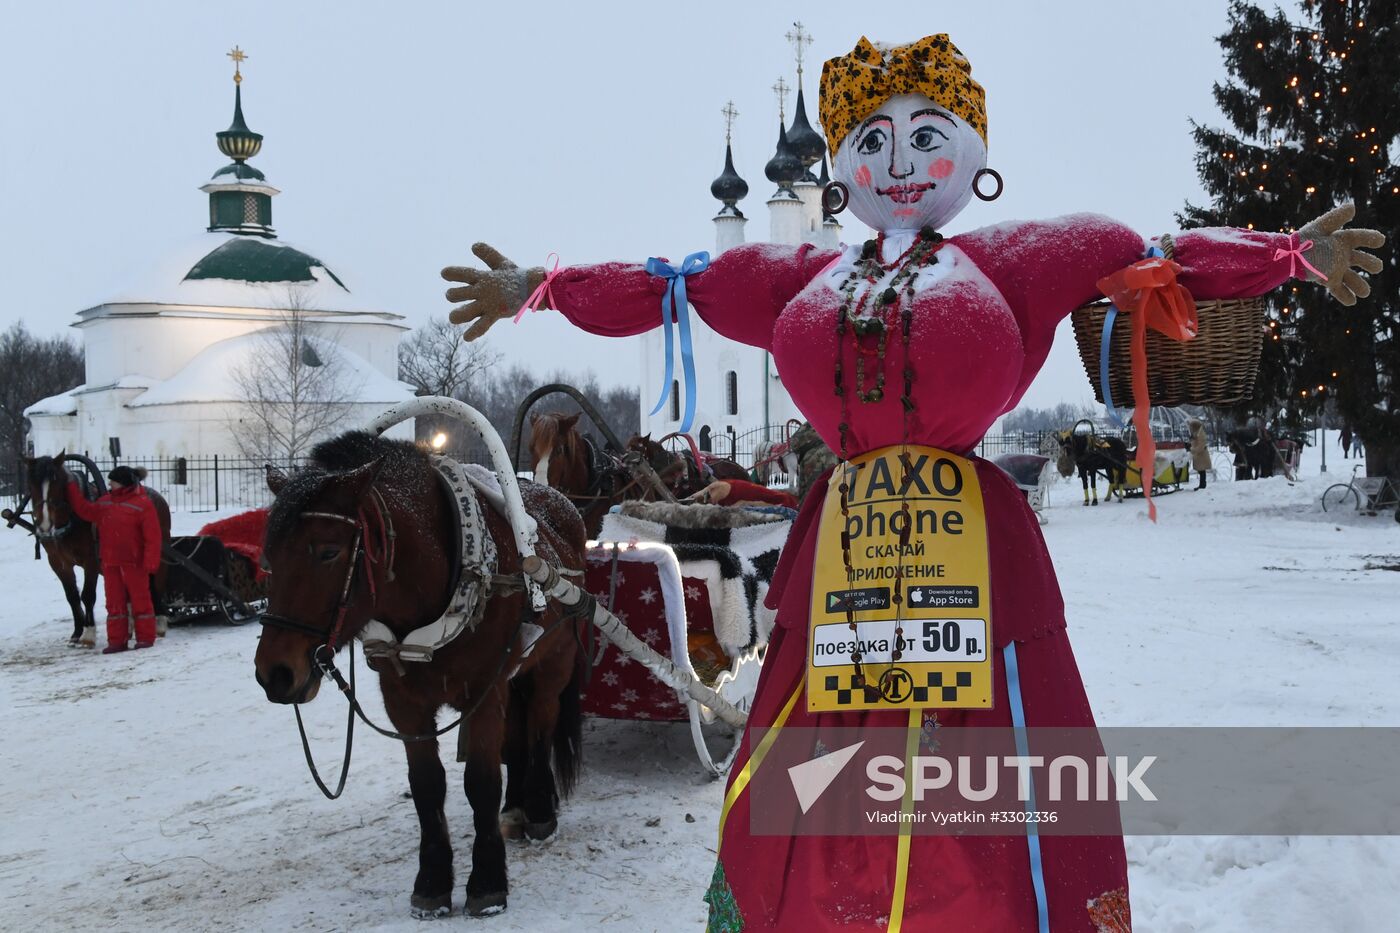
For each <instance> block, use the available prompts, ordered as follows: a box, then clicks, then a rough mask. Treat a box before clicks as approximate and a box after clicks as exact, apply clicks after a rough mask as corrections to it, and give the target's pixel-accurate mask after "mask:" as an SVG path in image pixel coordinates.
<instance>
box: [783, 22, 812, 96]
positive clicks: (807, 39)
mask: <svg viewBox="0 0 1400 933" xmlns="http://www.w3.org/2000/svg"><path fill="white" fill-rule="evenodd" d="M784 38H786V39H787V40H788V42H790V43H792V48H793V51H794V53H796V55H797V80H798V83H799V84H800V83H801V81H802V60H803V59H804V58H805V57H806V54H807V46H809V45H811V44H812V34H811V33H809V32H807V29H806V27H804V26H803V25H802V20H798V21H797V22H795V23H793V24H792V30H791V31H790V32H788V33H786V34H785V36H784Z"/></svg>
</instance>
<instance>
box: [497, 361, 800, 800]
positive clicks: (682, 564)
mask: <svg viewBox="0 0 1400 933" xmlns="http://www.w3.org/2000/svg"><path fill="white" fill-rule="evenodd" d="M556 393H558V394H563V395H566V396H568V397H570V398H571V399H573V401H574V402H576V403H577V405H578V407H579V408H580V409H581V410H582V412H583V413H584V414H586V415H587V416H588V417H589V418H590V419H591V420H592V422H593V424H594V425H595V426H596V427H597V429H598V431H599V432H600V433H601V434H602V435H603V438H602V439H601V440H600V439H598V438H596V437H593V436H591V435H589V434H586V433H584V432H583V431H581V430H580V429H579V414H578V413H565V412H557V411H556V412H548V413H543V414H538V415H535V416H531V417H530V418H529V424H530V435H529V438H528V446H527V447H526V449H525V451H524V452H522V448H521V443H522V440H523V439H524V438H523V432H524V427H525V424H526V418H527V415H529V412H530V409H531V407H532V406H534V404H535V403H536V402H537V401H539V400H540V399H542V398H544V397H545V396H547V395H551V394H556ZM668 445H670V446H669V447H668ZM676 448H678V449H676ZM510 452H511V454H512V455H513V456H514V457H515V458H516V459H515V462H514V467H515V471H516V473H517V475H519V476H522V477H529V478H532V479H534V480H535V481H537V482H540V483H543V484H546V485H549V486H551V487H553V488H555V489H557V490H559V491H560V492H562V493H563V494H564V495H565V496H567V497H568V498H569V500H570V501H571V502H573V503H574V505H575V507H576V508H577V509H578V510H579V513H580V515H581V516H582V517H583V519H584V523H585V526H586V528H587V530H588V534H589V538H590V541H589V547H588V550H587V553H586V559H587V564H586V570H585V576H584V588H585V589H586V590H587V591H588V592H589V593H590V594H592V596H593V597H594V598H595V599H597V600H598V602H599V603H600V605H602V606H605V607H606V608H608V609H609V610H611V612H613V613H614V614H615V615H616V616H617V617H618V618H619V619H620V620H622V621H623V622H624V623H625V624H626V626H627V627H628V628H629V629H630V630H631V631H632V632H633V633H634V634H635V635H636V636H637V637H638V638H640V639H642V640H643V641H644V642H645V643H646V644H648V645H650V646H652V647H654V648H656V649H657V650H659V651H661V652H663V653H664V654H665V655H666V656H667V657H668V658H669V660H670V661H671V663H673V664H674V665H675V666H676V667H677V668H679V669H681V670H683V671H686V672H687V673H689V674H691V675H692V676H694V677H696V678H697V679H698V680H699V681H700V682H702V683H704V684H706V685H707V686H709V687H710V688H712V689H713V690H715V692H716V693H717V694H719V695H720V696H721V697H723V698H725V699H726V700H728V701H729V702H731V703H733V704H734V706H735V707H736V708H738V709H740V710H746V709H747V708H748V705H749V703H750V701H751V700H752V697H753V692H754V689H755V688H756V686H757V683H758V670H759V665H760V664H761V663H762V654H763V648H764V646H765V645H766V643H767V638H768V633H769V631H770V629H771V626H772V612H771V610H768V609H766V608H764V606H763V597H764V596H765V595H766V593H767V587H768V580H769V579H770V577H771V574H772V570H773V568H774V567H775V566H776V564H777V558H778V553H779V551H780V550H781V548H782V545H783V543H784V541H786V538H787V532H788V530H789V527H790V524H791V520H792V518H793V517H794V516H795V512H794V511H793V510H792V507H793V506H795V505H796V504H797V500H796V498H795V497H792V496H791V495H789V494H787V493H786V492H783V491H772V490H769V489H768V486H767V484H766V483H758V482H754V481H753V479H754V478H753V476H752V474H750V472H749V471H747V470H745V469H744V468H743V467H742V466H740V465H739V464H738V463H736V462H735V461H734V460H732V459H730V458H725V457H717V456H715V455H713V454H712V453H708V452H705V451H701V450H700V449H699V447H698V446H697V445H696V444H695V442H694V440H693V439H692V438H690V437H689V436H688V435H683V434H674V435H669V436H667V437H664V438H661V439H660V440H653V439H652V438H650V437H648V436H642V435H637V436H633V437H631V438H629V439H628V440H627V441H625V442H624V441H622V440H621V439H620V438H619V437H618V436H617V435H616V434H615V433H614V432H613V430H612V428H611V427H610V426H609V425H608V424H607V423H606V422H605V421H604V420H603V419H602V417H601V416H600V415H599V414H598V412H597V409H596V408H595V407H594V406H593V405H592V403H591V402H590V401H589V400H588V399H587V398H586V397H585V396H583V395H582V394H581V393H580V392H578V390H577V389H575V388H573V387H572V386H567V385H562V384H554V385H547V386H543V387H541V388H540V389H537V390H536V391H534V392H532V393H531V394H530V395H529V396H527V397H526V398H525V399H524V400H523V401H522V402H521V404H520V406H519V408H518V409H517V411H516V417H515V422H514V428H513V431H512V436H511V444H510ZM794 466H796V464H795V463H794ZM795 478H796V476H795V473H794V479H795ZM728 503H735V504H728ZM587 663H588V666H589V670H588V675H587V681H586V686H585V688H584V691H583V693H584V696H583V703H584V707H583V708H584V712H585V713H587V714H589V715H592V716H598V717H604V718H612V719H638V720H653V721H655V720H659V721H670V722H688V723H689V725H690V729H691V735H692V738H693V740H694V743H695V750H696V754H697V756H698V757H699V759H700V762H701V764H702V765H703V766H704V767H705V768H706V770H708V771H710V772H711V773H712V774H715V775H716V776H718V775H721V774H723V773H724V772H725V770H726V769H727V768H728V766H729V763H730V762H731V761H732V760H733V756H734V754H735V752H736V751H737V748H738V737H739V735H738V733H737V732H735V733H732V734H730V735H729V736H727V737H723V738H720V739H718V741H719V742H720V751H719V752H715V751H712V746H714V744H715V743H716V741H717V738H716V735H715V732H716V731H722V727H721V728H720V729H718V730H717V729H715V728H712V727H714V725H715V715H714V713H713V711H712V710H711V709H709V708H708V707H706V706H705V705H704V704H702V703H699V702H697V701H696V700H694V699H693V698H690V697H688V696H686V695H685V694H684V693H682V692H679V691H677V690H675V689H673V688H672V687H669V686H667V685H666V684H663V683H660V682H658V681H657V680H656V679H655V678H654V677H652V676H650V674H649V673H648V671H647V670H646V668H645V667H643V666H642V665H638V664H635V663H633V659H632V658H630V657H629V656H628V655H627V654H626V653H624V652H621V651H618V650H614V649H613V648H610V647H609V646H608V645H607V644H606V643H603V644H599V645H596V646H592V645H591V646H589V650H588V652H587Z"/></svg>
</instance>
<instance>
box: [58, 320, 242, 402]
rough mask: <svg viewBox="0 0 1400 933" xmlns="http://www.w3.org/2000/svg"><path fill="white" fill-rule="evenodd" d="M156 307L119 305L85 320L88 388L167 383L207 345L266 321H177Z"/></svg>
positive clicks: (238, 334)
mask: <svg viewBox="0 0 1400 933" xmlns="http://www.w3.org/2000/svg"><path fill="white" fill-rule="evenodd" d="M162 310H168V309H159V308H157V307H156V306H129V307H127V306H124V307H123V309H122V312H121V313H117V314H111V315H104V316H101V317H95V318H89V319H88V320H86V321H83V322H81V323H79V324H78V325H77V327H78V328H79V329H80V330H81V331H82V332H83V346H84V353H85V356H86V370H87V384H88V385H90V386H94V387H98V386H108V385H113V384H115V383H117V382H118V381H119V380H120V379H122V377H124V376H129V375H141V376H148V377H150V378H152V379H168V378H170V377H171V376H173V375H175V373H177V372H179V371H180V369H181V368H182V367H183V366H184V365H185V364H186V363H188V362H189V361H190V360H191V359H193V358H194V356H195V355H196V354H197V353H199V352H200V351H201V350H203V349H204V348H205V347H207V346H209V345H210V344H213V343H217V342H219V341H220V340H226V339H227V338H229V337H238V336H240V335H242V334H246V333H249V332H250V331H254V330H257V329H259V328H261V327H266V326H267V322H266V320H249V319H247V318H246V317H233V316H231V315H221V314H218V315H214V314H211V315H210V316H207V317H183V316H181V317H177V316H174V315H167V314H161V313H160V311H162Z"/></svg>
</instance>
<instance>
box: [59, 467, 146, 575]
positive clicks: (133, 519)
mask: <svg viewBox="0 0 1400 933" xmlns="http://www.w3.org/2000/svg"><path fill="white" fill-rule="evenodd" d="M68 504H69V505H70V506H72V508H73V512H74V513H75V514H76V515H77V516H78V517H79V518H81V519H83V520H84V521H88V522H92V523H93V524H94V525H96V526H97V538H98V541H99V542H101V545H102V563H103V564H112V565H115V564H128V565H135V566H138V567H141V568H142V569H143V570H145V571H146V573H155V572H156V571H157V570H159V569H160V548H161V534H160V519H159V517H158V516H157V515H156V506H155V503H154V502H152V501H151V499H150V497H149V496H147V495H146V490H145V489H144V488H143V487H141V486H139V485H137V486H123V487H121V488H120V489H114V490H113V491H111V492H109V493H107V495H105V496H103V497H102V498H100V499H98V500H97V501H96V502H89V501H88V500H87V499H86V498H85V497H84V496H83V491H82V489H81V488H80V487H79V486H78V484H77V482H76V481H73V480H70V481H69V482H68Z"/></svg>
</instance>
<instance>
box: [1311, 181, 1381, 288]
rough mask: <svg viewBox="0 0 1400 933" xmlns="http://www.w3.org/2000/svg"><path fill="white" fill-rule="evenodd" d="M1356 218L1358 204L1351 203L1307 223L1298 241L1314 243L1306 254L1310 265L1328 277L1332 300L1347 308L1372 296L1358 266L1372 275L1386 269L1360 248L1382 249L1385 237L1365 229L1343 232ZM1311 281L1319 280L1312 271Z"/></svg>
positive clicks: (1375, 231) (1374, 257)
mask: <svg viewBox="0 0 1400 933" xmlns="http://www.w3.org/2000/svg"><path fill="white" fill-rule="evenodd" d="M1354 216H1356V205H1355V204H1353V203H1351V202H1350V201H1348V202H1347V203H1345V204H1339V205H1337V206H1336V207H1334V208H1332V209H1331V210H1330V211H1328V212H1327V213H1325V214H1323V215H1322V216H1321V217H1318V218H1317V219H1316V220H1310V221H1308V222H1307V223H1306V224H1304V225H1303V226H1302V228H1301V229H1300V230H1299V231H1298V242H1300V243H1306V242H1307V241H1308V240H1312V241H1313V245H1312V249H1310V250H1309V251H1308V253H1307V259H1308V262H1310V263H1312V264H1313V265H1314V266H1317V268H1318V269H1320V270H1322V274H1323V275H1325V276H1327V290H1328V291H1329V292H1331V293H1332V297H1333V298H1336V299H1337V300H1338V301H1340V302H1341V303H1342V304H1344V305H1346V306H1348V307H1350V306H1351V305H1354V304H1356V299H1358V298H1365V297H1366V296H1368V295H1370V294H1371V284H1370V283H1369V282H1367V281H1366V280H1365V279H1363V278H1362V277H1361V275H1360V273H1358V272H1357V271H1356V267H1360V268H1361V269H1364V270H1365V271H1367V272H1371V273H1376V272H1380V271H1381V270H1382V269H1383V268H1385V263H1383V262H1381V260H1380V259H1379V258H1377V257H1376V256H1373V255H1371V254H1370V253H1366V252H1362V251H1361V250H1360V249H1358V247H1361V246H1365V247H1368V248H1370V249H1379V248H1380V247H1382V246H1384V245H1385V234H1383V233H1381V232H1380V231H1379V230H1367V229H1365V228H1363V227H1357V228H1355V229H1351V230H1347V229H1344V228H1345V226H1346V225H1347V224H1348V223H1349V222H1350V221H1351V219H1352V218H1353V217H1354ZM1308 281H1310V282H1317V281H1319V279H1318V277H1317V276H1316V275H1314V274H1313V273H1312V272H1311V271H1309V272H1308Z"/></svg>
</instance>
